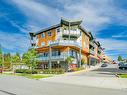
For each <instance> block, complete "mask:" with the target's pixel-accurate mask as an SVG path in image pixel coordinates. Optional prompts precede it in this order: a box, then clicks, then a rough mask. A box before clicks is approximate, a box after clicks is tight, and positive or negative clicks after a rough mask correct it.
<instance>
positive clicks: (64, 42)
mask: <svg viewBox="0 0 127 95" xmlns="http://www.w3.org/2000/svg"><path fill="white" fill-rule="evenodd" d="M50 45H65V46H76V47H82V45H81V43H79V42H76V41H72V40H71V41H70V40H57V41H54V42H51V43H50Z"/></svg>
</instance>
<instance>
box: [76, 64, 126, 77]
mask: <svg viewBox="0 0 127 95" xmlns="http://www.w3.org/2000/svg"><path fill="white" fill-rule="evenodd" d="M118 73H127V70H120V69H118V65H117V64H110V65H108V66H107V67H101V68H98V69H95V70H92V71H90V72H87V73H86V72H83V73H81V74H76V75H74V76H92V77H116V76H115V74H118Z"/></svg>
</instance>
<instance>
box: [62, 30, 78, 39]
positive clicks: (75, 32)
mask: <svg viewBox="0 0 127 95" xmlns="http://www.w3.org/2000/svg"><path fill="white" fill-rule="evenodd" d="M69 35H70V37H71V38H78V37H80V31H79V30H70V31H69V30H64V31H63V37H69Z"/></svg>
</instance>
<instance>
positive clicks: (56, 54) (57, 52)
mask: <svg viewBox="0 0 127 95" xmlns="http://www.w3.org/2000/svg"><path fill="white" fill-rule="evenodd" d="M59 55H60V51H52V56H59Z"/></svg>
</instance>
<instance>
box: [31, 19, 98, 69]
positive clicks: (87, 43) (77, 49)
mask: <svg viewBox="0 0 127 95" xmlns="http://www.w3.org/2000/svg"><path fill="white" fill-rule="evenodd" d="M81 23H82V20H66V19H61V20H60V23H59V24H57V25H53V26H51V27H48V28H45V29H42V30H40V31H39V32H36V33H30V37H31V46H32V47H34V48H35V49H36V50H37V52H38V55H39V57H38V59H39V60H40V66H41V67H42V68H44V69H45V68H56V67H60V68H68V65H67V64H66V59H67V58H68V57H70V56H71V57H73V58H74V60H73V62H72V65H73V66H76V67H80V66H81V60H82V59H83V60H85V63H89V64H92V63H95V59H96V61H97V62H98V60H99V58H98V57H99V56H100V55H99V54H98V53H99V52H100V51H99V50H100V46H99V45H100V44H99V42H95V40H94V38H93V36H92V34H91V33H88V32H86V30H85V29H84V28H83V27H82V26H81ZM97 62H96V63H97Z"/></svg>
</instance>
